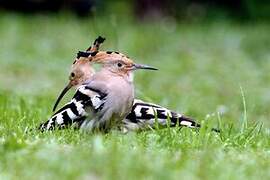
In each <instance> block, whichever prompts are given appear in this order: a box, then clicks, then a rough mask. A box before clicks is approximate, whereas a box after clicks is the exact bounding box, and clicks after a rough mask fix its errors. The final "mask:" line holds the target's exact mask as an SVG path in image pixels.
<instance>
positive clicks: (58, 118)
mask: <svg viewBox="0 0 270 180" xmlns="http://www.w3.org/2000/svg"><path fill="white" fill-rule="evenodd" d="M105 100H106V94H104V93H100V92H97V91H95V90H94V89H92V88H89V87H88V86H85V85H83V86H80V87H79V88H78V89H77V91H76V93H75V95H74V96H73V98H72V99H71V101H70V102H69V103H67V104H66V105H64V106H63V107H62V108H61V109H59V110H58V111H57V112H56V113H54V114H53V115H52V117H51V118H50V119H49V120H48V121H46V122H45V123H42V124H41V125H40V126H39V129H40V130H42V131H44V130H53V129H55V128H60V129H61V128H65V127H67V126H70V125H75V126H77V127H79V126H80V125H81V124H82V123H83V122H84V121H85V119H86V118H89V117H90V116H92V114H91V113H92V112H98V111H99V110H100V109H102V107H103V105H104V103H105Z"/></svg>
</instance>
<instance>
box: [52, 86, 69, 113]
mask: <svg viewBox="0 0 270 180" xmlns="http://www.w3.org/2000/svg"><path fill="white" fill-rule="evenodd" d="M71 87H72V85H71V83H68V85H67V86H66V87H65V88H64V89H63V90H62V92H61V93H60V95H59V96H58V98H57V100H56V102H55V104H54V106H53V112H54V111H55V109H56V107H57V105H58V104H59V102H60V101H61V99H62V98H63V97H64V95H65V94H66V93H67V92H68V90H69V89H70V88H71Z"/></svg>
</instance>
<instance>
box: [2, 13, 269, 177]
mask: <svg viewBox="0 0 270 180" xmlns="http://www.w3.org/2000/svg"><path fill="white" fill-rule="evenodd" d="M269 32H270V24H260V23H255V24H238V23H234V22H230V21H222V22H212V23H199V24H192V23H179V24H177V23H176V22H174V21H168V20H163V19H161V20H160V21H159V22H139V21H135V20H132V19H119V18H118V17H117V16H113V15H109V16H107V17H96V18H94V19H78V18H75V17H73V16H70V15H57V16H46V15H43V16H42V15H39V16H35V17H30V16H21V15H14V14H4V13H2V14H1V15H0V42H1V43H0V72H1V73H0V179H19V178H20V179H21V178H22V179H180V178H181V179H237V180H238V179H270V134H269V132H270V131H269V127H270V123H269V117H270V110H269V105H270V93H269V92H270V91H269V90H270V76H269V70H270V51H269V47H270V34H269ZM97 35H103V36H105V37H106V38H107V40H106V42H105V44H104V46H103V49H111V50H119V51H121V52H124V53H125V54H128V55H129V56H130V57H132V58H133V59H134V60H136V62H140V63H145V64H150V65H153V66H155V67H158V68H159V69H160V71H158V72H154V73H153V72H152V73H151V72H142V71H141V72H137V73H136V77H135V83H136V96H137V97H139V98H141V99H144V100H147V101H152V102H155V103H159V104H161V105H163V106H166V107H169V108H171V109H174V110H176V111H179V112H183V113H184V114H186V115H189V116H191V117H193V118H196V119H198V121H199V122H202V123H203V125H207V126H208V127H210V126H213V127H217V126H220V127H221V128H222V130H223V131H222V133H221V134H220V135H219V134H216V133H212V132H210V131H209V129H207V128H206V126H203V128H202V130H201V131H200V132H199V133H198V132H196V131H193V130H190V129H186V128H183V129H177V128H175V129H170V128H169V129H163V130H153V131H146V132H141V133H130V134H127V135H123V134H120V133H117V132H112V133H109V134H107V135H103V134H84V133H81V132H79V131H74V130H63V131H55V132H49V133H39V132H37V131H32V132H28V131H27V130H29V129H30V128H33V127H36V126H37V125H38V124H39V123H40V122H42V121H45V120H46V119H48V118H49V117H50V115H51V110H52V105H53V103H54V100H55V98H56V97H57V95H58V93H59V92H60V90H61V88H63V87H64V85H65V84H66V82H67V76H68V69H69V67H70V65H71V63H72V62H73V58H74V56H75V53H76V52H77V51H78V50H83V49H85V48H86V47H87V46H88V45H89V43H90V42H92V41H93V39H94V38H95V37H96V36H97ZM71 94H72V93H70V95H71ZM67 100H68V98H66V101H67ZM27 132H28V133H27Z"/></svg>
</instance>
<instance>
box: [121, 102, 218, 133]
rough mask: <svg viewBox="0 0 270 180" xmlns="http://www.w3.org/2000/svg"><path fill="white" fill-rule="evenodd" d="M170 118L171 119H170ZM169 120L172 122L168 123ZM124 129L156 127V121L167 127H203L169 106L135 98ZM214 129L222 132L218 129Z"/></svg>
mask: <svg viewBox="0 0 270 180" xmlns="http://www.w3.org/2000/svg"><path fill="white" fill-rule="evenodd" d="M168 120H169V121H168ZM168 122H169V123H170V124H168ZM123 123H124V131H130V130H143V129H145V128H149V127H151V128H155V126H156V123H158V125H162V126H165V127H167V126H168V125H169V126H170V127H176V126H184V127H188V128H193V129H198V128H200V127H201V125H200V124H199V123H197V122H196V121H195V120H194V119H191V118H189V117H186V116H183V115H182V114H180V113H175V112H173V111H171V110H169V109H167V108H164V107H161V106H159V105H156V104H152V103H146V102H143V101H141V100H138V99H135V100H134V103H133V107H132V110H131V113H130V114H129V115H128V116H127V117H126V118H125V120H124V122H123ZM212 131H215V132H220V131H219V130H218V129H214V128H213V129H212Z"/></svg>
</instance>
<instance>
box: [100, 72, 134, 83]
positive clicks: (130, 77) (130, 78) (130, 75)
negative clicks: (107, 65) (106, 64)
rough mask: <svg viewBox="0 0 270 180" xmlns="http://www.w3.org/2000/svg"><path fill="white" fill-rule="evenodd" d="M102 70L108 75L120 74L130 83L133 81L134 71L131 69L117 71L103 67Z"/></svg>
mask: <svg viewBox="0 0 270 180" xmlns="http://www.w3.org/2000/svg"><path fill="white" fill-rule="evenodd" d="M100 72H101V73H104V74H106V75H109V76H112V77H117V76H118V77H121V78H123V79H124V80H126V81H127V82H129V83H133V73H132V72H131V71H130V72H125V73H123V72H115V71H112V70H110V69H102V70H101V71H100Z"/></svg>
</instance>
